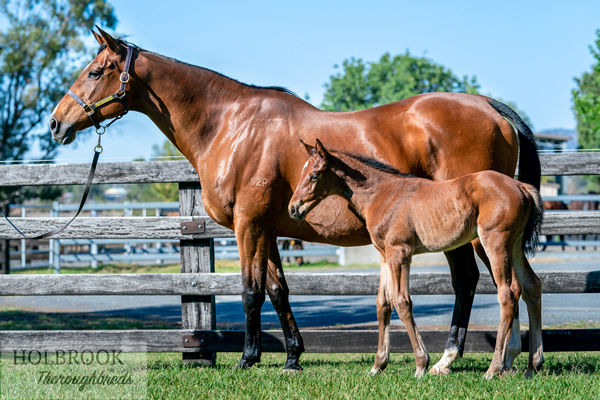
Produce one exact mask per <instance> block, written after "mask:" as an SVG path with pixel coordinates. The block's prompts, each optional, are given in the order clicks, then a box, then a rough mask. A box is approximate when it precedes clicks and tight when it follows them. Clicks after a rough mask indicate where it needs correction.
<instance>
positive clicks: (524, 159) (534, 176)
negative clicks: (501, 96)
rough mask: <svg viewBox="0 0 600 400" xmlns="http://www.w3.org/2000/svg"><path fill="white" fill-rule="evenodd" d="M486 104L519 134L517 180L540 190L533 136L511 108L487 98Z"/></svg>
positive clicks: (537, 160)
mask: <svg viewBox="0 0 600 400" xmlns="http://www.w3.org/2000/svg"><path fill="white" fill-rule="evenodd" d="M488 103H489V104H490V106H492V107H493V108H494V110H496V111H498V113H500V115H502V116H503V117H504V118H506V119H508V120H509V121H510V123H511V124H512V125H513V126H514V127H515V129H516V130H517V133H518V134H519V148H520V151H519V180H520V181H521V182H525V183H529V184H530V185H533V187H535V188H536V189H537V190H540V176H541V167H540V157H539V156H538V153H537V145H536V143H535V136H533V132H531V129H529V127H528V126H527V124H526V123H525V122H524V121H523V120H522V119H521V117H519V114H517V113H516V112H515V111H514V110H513V109H512V108H510V107H509V106H507V105H506V104H504V103H500V102H499V101H497V100H494V99H491V98H488Z"/></svg>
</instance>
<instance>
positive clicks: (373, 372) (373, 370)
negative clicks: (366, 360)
mask: <svg viewBox="0 0 600 400" xmlns="http://www.w3.org/2000/svg"><path fill="white" fill-rule="evenodd" d="M382 371H383V369H381V368H379V367H372V368H371V372H370V374H371V376H376V375H378V374H380V373H381V372H382Z"/></svg>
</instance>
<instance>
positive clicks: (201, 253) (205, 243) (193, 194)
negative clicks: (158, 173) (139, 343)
mask: <svg viewBox="0 0 600 400" xmlns="http://www.w3.org/2000/svg"><path fill="white" fill-rule="evenodd" d="M201 193H202V190H201V188H200V184H198V183H180V184H179V213H180V215H185V216H187V215H191V216H200V215H206V210H205V209H204V206H203V205H202V199H201V197H200V195H201ZM179 246H180V249H181V272H182V273H194V272H215V249H214V242H213V239H190V240H181V241H180V242H179ZM181 325H182V326H181V327H182V328H183V329H216V325H217V324H216V315H215V296H181ZM216 357H217V354H216V353H210V352H195V353H183V362H184V363H193V364H201V365H215V362H216Z"/></svg>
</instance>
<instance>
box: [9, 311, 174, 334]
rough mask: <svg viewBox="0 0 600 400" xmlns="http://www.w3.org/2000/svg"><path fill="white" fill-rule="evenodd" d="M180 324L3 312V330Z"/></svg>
mask: <svg viewBox="0 0 600 400" xmlns="http://www.w3.org/2000/svg"><path fill="white" fill-rule="evenodd" d="M180 327H181V325H180V323H177V322H171V321H162V320H149V319H144V318H133V317H131V316H125V315H117V314H111V315H107V314H104V313H93V312H83V313H47V312H43V313H41V312H33V311H22V310H2V311H0V330H33V329H35V330H62V329H69V330H71V329H74V330H83V329H108V330H110V329H178V328H180Z"/></svg>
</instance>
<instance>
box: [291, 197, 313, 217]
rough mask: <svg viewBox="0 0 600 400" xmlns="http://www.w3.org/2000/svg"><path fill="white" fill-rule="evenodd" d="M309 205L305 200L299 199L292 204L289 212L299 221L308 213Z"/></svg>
mask: <svg viewBox="0 0 600 400" xmlns="http://www.w3.org/2000/svg"><path fill="white" fill-rule="evenodd" d="M308 211H309V207H307V206H306V204H305V203H304V202H303V201H297V202H295V203H293V204H290V208H289V212H290V216H291V217H292V218H294V219H296V220H298V221H302V220H303V219H304V217H306V214H308Z"/></svg>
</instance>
